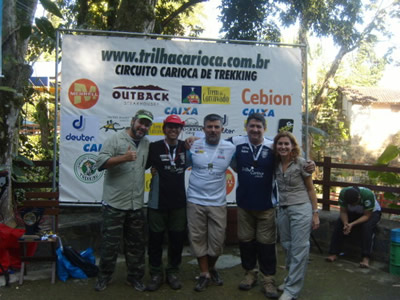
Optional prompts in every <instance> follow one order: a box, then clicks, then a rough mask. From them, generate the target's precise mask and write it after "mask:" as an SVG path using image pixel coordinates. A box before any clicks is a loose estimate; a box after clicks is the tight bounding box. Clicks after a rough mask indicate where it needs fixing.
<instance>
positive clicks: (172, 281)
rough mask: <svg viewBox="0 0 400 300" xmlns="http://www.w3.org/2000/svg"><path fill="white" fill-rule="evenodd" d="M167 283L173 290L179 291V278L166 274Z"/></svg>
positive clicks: (180, 284) (180, 286)
mask: <svg viewBox="0 0 400 300" xmlns="http://www.w3.org/2000/svg"><path fill="white" fill-rule="evenodd" d="M167 283H168V284H169V286H170V287H171V289H173V290H179V289H180V288H182V282H181V281H180V280H179V277H178V276H177V275H176V274H168V275H167Z"/></svg>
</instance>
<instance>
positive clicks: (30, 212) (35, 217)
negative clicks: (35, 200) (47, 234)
mask: <svg viewBox="0 0 400 300" xmlns="http://www.w3.org/2000/svg"><path fill="white" fill-rule="evenodd" d="M43 211H44V208H41V207H35V208H24V209H22V210H21V217H22V220H23V221H24V225H25V235H37V234H38V233H39V231H40V228H39V223H40V220H41V219H42V216H43Z"/></svg>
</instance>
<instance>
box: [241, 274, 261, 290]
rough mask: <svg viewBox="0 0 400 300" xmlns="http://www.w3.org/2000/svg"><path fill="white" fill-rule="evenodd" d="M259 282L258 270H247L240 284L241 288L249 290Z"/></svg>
mask: <svg viewBox="0 0 400 300" xmlns="http://www.w3.org/2000/svg"><path fill="white" fill-rule="evenodd" d="M256 283H257V272H256V271H247V272H246V274H245V275H244V278H243V280H242V281H241V282H240V284H239V289H241V290H244V291H248V290H250V289H251V288H252V287H253V286H255V285H256Z"/></svg>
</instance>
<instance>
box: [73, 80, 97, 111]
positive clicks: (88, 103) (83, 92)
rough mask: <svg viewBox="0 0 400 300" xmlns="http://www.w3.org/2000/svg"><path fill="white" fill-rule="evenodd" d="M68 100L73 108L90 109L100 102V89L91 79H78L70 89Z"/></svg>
mask: <svg viewBox="0 0 400 300" xmlns="http://www.w3.org/2000/svg"><path fill="white" fill-rule="evenodd" d="M68 98H69V101H71V103H72V105H73V106H75V107H77V108H80V109H88V108H91V107H92V106H93V105H95V104H96V103H97V100H99V88H98V87H97V85H96V84H95V83H94V82H93V81H91V80H89V79H78V80H75V81H74V82H73V83H72V84H71V86H70V87H69V90H68Z"/></svg>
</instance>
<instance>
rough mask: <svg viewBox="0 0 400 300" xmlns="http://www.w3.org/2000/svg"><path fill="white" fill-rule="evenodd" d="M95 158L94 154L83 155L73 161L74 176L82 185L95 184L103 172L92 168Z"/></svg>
mask: <svg viewBox="0 0 400 300" xmlns="http://www.w3.org/2000/svg"><path fill="white" fill-rule="evenodd" d="M96 158H97V156H96V155H94V154H83V155H81V156H80V157H78V159H77V160H76V161H75V164H74V171H75V176H76V177H77V178H78V179H79V180H80V181H82V182H84V183H95V182H96V181H98V180H99V179H100V178H101V177H102V176H103V173H104V171H101V172H99V171H97V169H95V168H94V164H95V163H96Z"/></svg>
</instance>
